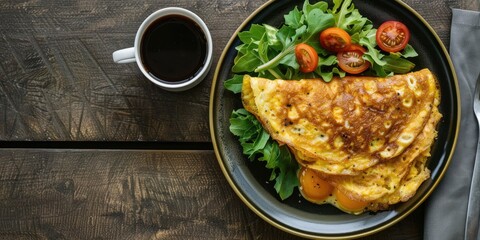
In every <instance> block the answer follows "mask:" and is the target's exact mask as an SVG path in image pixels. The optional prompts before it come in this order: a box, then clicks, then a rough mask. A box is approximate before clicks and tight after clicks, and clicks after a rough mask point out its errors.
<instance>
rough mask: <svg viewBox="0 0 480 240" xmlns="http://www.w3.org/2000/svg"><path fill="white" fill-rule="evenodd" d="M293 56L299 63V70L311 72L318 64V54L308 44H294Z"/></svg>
mask: <svg viewBox="0 0 480 240" xmlns="http://www.w3.org/2000/svg"><path fill="white" fill-rule="evenodd" d="M295 57H296V58H297V63H298V64H299V65H300V71H301V72H303V73H309V72H313V71H314V70H315V69H316V68H317V65H318V54H317V51H315V49H313V47H311V46H310V45H308V44H305V43H300V44H298V45H297V46H295Z"/></svg>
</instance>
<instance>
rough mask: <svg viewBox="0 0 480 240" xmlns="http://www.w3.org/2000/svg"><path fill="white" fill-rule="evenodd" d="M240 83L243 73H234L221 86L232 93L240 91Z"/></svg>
mask: <svg viewBox="0 0 480 240" xmlns="http://www.w3.org/2000/svg"><path fill="white" fill-rule="evenodd" d="M242 84H243V75H237V74H235V75H234V76H233V77H232V78H230V79H228V80H227V81H225V82H224V83H223V86H224V87H225V88H226V89H227V90H230V91H232V92H233V93H240V92H242Z"/></svg>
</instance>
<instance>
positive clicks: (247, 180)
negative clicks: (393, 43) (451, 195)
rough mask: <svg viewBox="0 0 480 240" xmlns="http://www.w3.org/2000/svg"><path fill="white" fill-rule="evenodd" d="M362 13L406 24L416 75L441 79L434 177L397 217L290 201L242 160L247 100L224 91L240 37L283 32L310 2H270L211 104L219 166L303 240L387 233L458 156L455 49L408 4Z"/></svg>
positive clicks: (244, 194) (363, 7)
mask: <svg viewBox="0 0 480 240" xmlns="http://www.w3.org/2000/svg"><path fill="white" fill-rule="evenodd" d="M354 4H355V6H356V7H357V8H358V9H359V11H360V13H361V14H362V15H364V16H366V17H368V18H369V19H370V20H372V21H373V23H374V26H375V27H378V26H379V25H380V23H382V22H383V21H386V20H392V19H395V20H401V21H402V22H404V23H405V24H406V25H407V26H408V27H409V29H410V31H411V40H410V44H411V45H412V46H413V47H414V48H415V49H416V50H417V52H418V54H419V56H418V57H417V58H415V59H414V60H413V61H414V62H415V64H416V69H414V70H419V69H422V68H429V69H430V70H431V71H432V72H433V73H434V74H435V75H436V76H437V78H438V80H439V84H440V88H441V92H442V101H441V104H440V111H441V113H442V114H443V119H442V120H441V122H440V123H439V132H438V139H437V141H436V142H435V145H434V146H433V149H432V157H431V159H430V161H429V163H428V167H429V169H430V170H431V172H432V174H431V178H430V179H428V180H427V181H426V182H424V183H423V184H422V186H421V187H420V189H418V191H417V194H416V195H415V196H414V197H413V198H412V199H410V200H409V201H408V202H405V203H401V204H397V205H396V206H394V207H393V209H392V210H389V211H383V212H379V213H376V214H369V213H365V214H362V215H359V216H353V215H349V214H345V213H343V212H341V211H339V210H337V209H336V208H334V207H332V206H329V205H315V204H311V203H309V202H307V201H306V200H304V199H302V198H301V197H300V196H299V193H298V191H297V192H295V193H294V196H292V197H290V198H289V199H287V200H285V201H282V200H280V199H279V198H278V196H277V194H276V192H275V190H274V188H273V183H269V182H268V177H269V174H270V172H269V171H268V170H267V169H266V168H265V167H264V166H263V165H262V164H261V163H252V162H250V161H248V159H247V158H246V157H245V156H243V155H242V149H241V146H240V144H239V142H238V140H237V139H236V138H235V137H234V136H233V135H232V134H231V133H230V132H229V130H228V128H229V125H230V124H229V118H230V114H231V113H232V110H234V109H237V108H240V107H241V101H240V96H239V95H235V94H233V93H231V92H229V91H228V90H225V89H224V87H223V82H224V81H225V80H227V79H229V78H230V77H231V76H232V72H231V67H232V65H233V59H234V58H235V56H236V50H235V46H237V45H238V44H240V41H239V39H238V38H237V37H236V36H237V33H238V31H244V30H247V29H249V28H250V25H251V24H252V23H268V24H270V25H273V26H280V25H281V24H282V23H283V15H285V14H287V13H288V12H289V11H290V10H291V9H293V8H294V6H296V5H297V6H299V8H300V9H301V6H302V5H303V0H302V1H289V0H280V1H274V2H268V3H266V4H265V5H263V6H262V7H260V8H259V9H257V10H256V11H255V12H254V13H253V14H252V15H251V16H250V17H249V18H248V19H246V20H245V22H244V23H243V24H242V25H241V26H240V28H239V29H238V31H237V32H235V34H234V35H233V36H232V38H231V39H230V41H229V43H228V44H227V46H226V48H225V50H224V52H223V54H222V56H221V58H220V60H219V63H218V65H217V69H216V72H215V77H214V80H213V84H212V90H211V97H210V131H211V136H212V141H213V145H214V149H215V153H216V155H217V158H218V162H219V164H220V166H221V168H222V170H223V172H224V174H225V177H226V179H227V181H228V183H229V184H230V185H231V187H232V188H233V189H234V190H235V192H236V193H237V194H238V196H239V197H240V198H241V199H242V201H243V202H244V203H245V204H246V205H247V206H248V207H249V208H250V209H252V210H253V211H254V212H255V213H256V214H257V215H259V216H260V217H261V218H263V219H264V220H265V221H267V222H269V223H270V224H272V225H274V226H275V227H277V228H280V229H282V230H284V231H287V232H289V233H292V234H295V235H299V236H303V237H322V238H330V239H337V238H344V237H361V236H366V235H369V234H372V233H374V232H377V231H380V230H383V229H385V228H387V227H389V226H391V225H393V224H395V223H396V222H398V221H400V220H401V219H402V218H404V217H405V216H407V215H408V214H409V213H411V212H412V211H413V210H414V209H415V208H417V207H418V206H419V205H420V204H421V203H422V202H423V201H425V199H426V198H427V197H428V196H429V195H430V193H431V192H432V191H433V189H434V188H435V186H436V185H437V184H438V182H439V181H440V179H441V178H442V176H443V174H444V172H445V170H446V168H447V166H448V164H449V162H450V159H451V156H452V154H453V149H454V147H455V144H456V138H457V135H458V130H459V123H460V113H459V109H460V99H459V90H458V84H457V79H456V75H455V72H454V70H453V66H452V63H451V61H450V58H449V56H448V53H447V50H446V49H445V47H444V45H443V44H442V43H441V41H440V39H439V38H438V36H437V35H436V33H435V32H434V31H433V30H432V28H431V27H430V26H429V25H428V23H427V22H425V20H424V19H423V18H422V17H421V16H420V15H419V14H418V13H416V12H415V11H414V10H413V9H411V8H410V7H408V6H407V5H406V4H404V3H403V2H400V1H372V0H359V1H354Z"/></svg>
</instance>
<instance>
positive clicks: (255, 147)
mask: <svg viewBox="0 0 480 240" xmlns="http://www.w3.org/2000/svg"><path fill="white" fill-rule="evenodd" d="M230 132H232V133H233V135H235V136H237V137H238V139H239V141H240V144H241V145H242V149H243V154H245V155H246V156H248V159H250V161H254V160H255V159H258V160H259V161H264V162H265V167H266V168H267V169H271V170H272V172H271V175H270V179H269V180H270V181H273V180H275V186H274V188H275V190H276V191H277V193H278V195H279V196H280V198H281V199H282V200H284V199H286V198H288V197H289V196H290V195H292V193H293V190H294V188H295V187H297V186H298V178H297V169H298V164H297V162H296V161H295V159H294V158H292V156H291V154H290V151H289V150H288V148H287V147H286V146H285V145H283V146H280V145H279V144H278V143H277V142H276V141H275V140H273V139H272V138H271V137H270V135H269V134H268V133H267V132H266V131H265V129H263V127H262V124H260V122H258V120H257V119H256V118H255V116H253V115H252V114H250V113H249V112H248V111H247V110H245V109H243V108H240V109H238V110H236V111H233V112H232V115H231V117H230Z"/></svg>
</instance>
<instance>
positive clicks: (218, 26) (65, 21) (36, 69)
mask: <svg viewBox="0 0 480 240" xmlns="http://www.w3.org/2000/svg"><path fill="white" fill-rule="evenodd" d="M262 3H263V1H240V2H238V1H213V2H212V1H187V0H182V1H173V0H169V1H160V2H159V1H152V0H150V1H143V2H142V3H138V2H125V1H94V2H76V1H73V2H72V1H70V2H66V3H65V2H64V1H49V2H38V1H29V2H23V3H21V2H9V1H2V2H0V21H2V24H1V25H0V36H1V37H0V45H1V46H0V80H1V81H0V93H1V94H0V112H2V114H3V120H4V121H0V140H4V141H11V140H20V141H24V140H29V141H30V140H35V141H56V140H61V141H109V140H116V141H169V142H173V141H176V142H209V141H210V134H209V128H208V102H209V93H210V83H211V80H212V78H213V72H214V69H215V65H216V61H217V60H218V58H219V56H220V54H221V52H222V50H223V47H224V46H225V44H226V42H227V41H228V39H229V38H230V36H231V35H232V34H233V32H234V31H235V29H236V28H237V27H238V26H239V25H240V23H241V22H242V21H243V19H245V18H246V17H247V16H248V15H249V14H250V13H251V12H253V11H254V9H256V8H257V7H258V6H259V5H261V4H262ZM167 6H178V7H184V8H187V9H190V10H192V11H194V12H196V13H197V14H198V15H200V16H201V17H203V18H204V20H205V22H206V23H207V25H208V26H209V28H210V29H211V32H212V34H213V36H214V38H213V39H214V46H215V49H214V63H213V67H212V70H211V71H210V74H209V75H208V76H207V77H206V79H205V81H204V82H202V83H201V84H200V85H199V86H198V87H196V88H194V89H192V90H189V91H188V93H186V94H184V93H171V92H166V91H164V90H162V89H160V88H158V87H156V86H155V85H154V84H153V83H151V82H149V81H148V80H147V79H146V78H145V77H143V75H141V73H140V71H139V70H138V68H137V67H136V65H135V64H125V65H120V64H115V63H113V60H112V52H113V51H115V50H117V49H121V48H126V47H131V46H133V41H134V36H135V32H136V30H137V28H138V27H139V26H140V24H141V22H142V21H143V19H144V18H145V17H147V16H148V15H149V14H151V13H152V12H154V11H156V10H158V9H160V8H164V7H167Z"/></svg>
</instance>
